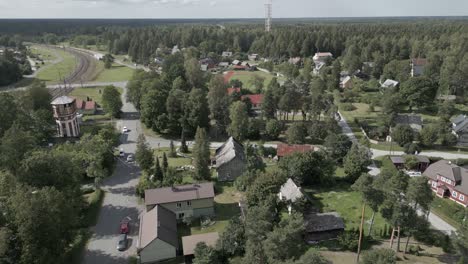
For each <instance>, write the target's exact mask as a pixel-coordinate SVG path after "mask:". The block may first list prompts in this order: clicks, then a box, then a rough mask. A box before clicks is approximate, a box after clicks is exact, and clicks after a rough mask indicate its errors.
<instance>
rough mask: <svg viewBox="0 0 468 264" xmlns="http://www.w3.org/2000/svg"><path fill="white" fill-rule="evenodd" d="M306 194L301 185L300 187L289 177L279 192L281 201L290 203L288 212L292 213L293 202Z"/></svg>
mask: <svg viewBox="0 0 468 264" xmlns="http://www.w3.org/2000/svg"><path fill="white" fill-rule="evenodd" d="M302 197H304V194H303V193H302V191H301V187H298V186H297V185H296V183H294V181H293V180H292V179H291V178H289V179H288V180H287V181H286V183H285V184H283V185H282V186H281V188H280V191H279V193H278V198H279V199H280V201H284V202H287V203H288V212H289V214H291V211H292V204H293V203H295V202H296V201H298V200H300V199H302Z"/></svg>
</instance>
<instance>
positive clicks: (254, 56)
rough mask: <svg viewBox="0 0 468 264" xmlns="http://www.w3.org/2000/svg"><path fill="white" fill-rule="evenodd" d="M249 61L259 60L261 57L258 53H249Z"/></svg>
mask: <svg viewBox="0 0 468 264" xmlns="http://www.w3.org/2000/svg"><path fill="white" fill-rule="evenodd" d="M248 58H249V61H257V60H258V59H259V56H258V54H249V55H248Z"/></svg>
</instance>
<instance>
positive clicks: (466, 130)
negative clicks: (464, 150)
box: [452, 115, 468, 145]
mask: <svg viewBox="0 0 468 264" xmlns="http://www.w3.org/2000/svg"><path fill="white" fill-rule="evenodd" d="M452 134H454V135H455V136H456V137H457V140H458V144H460V145H466V144H468V118H467V116H466V115H459V116H457V117H455V118H453V119H452Z"/></svg>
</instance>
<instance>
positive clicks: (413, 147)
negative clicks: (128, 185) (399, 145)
mask: <svg viewBox="0 0 468 264" xmlns="http://www.w3.org/2000/svg"><path fill="white" fill-rule="evenodd" d="M403 148H404V149H403V151H404V152H405V153H406V154H410V155H413V154H415V153H416V152H418V153H419V152H421V148H420V147H419V145H418V144H416V143H408V144H406V145H405V146H404V147H403Z"/></svg>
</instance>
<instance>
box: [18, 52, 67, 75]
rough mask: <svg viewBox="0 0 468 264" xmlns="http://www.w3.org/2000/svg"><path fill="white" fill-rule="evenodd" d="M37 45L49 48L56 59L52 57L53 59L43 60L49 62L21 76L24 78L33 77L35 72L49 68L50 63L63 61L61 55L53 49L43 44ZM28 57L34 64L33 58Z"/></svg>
mask: <svg viewBox="0 0 468 264" xmlns="http://www.w3.org/2000/svg"><path fill="white" fill-rule="evenodd" d="M37 46H40V47H42V48H46V49H48V50H50V51H51V52H52V53H54V55H55V57H56V59H54V60H45V62H49V63H48V64H46V65H43V66H41V67H40V68H39V69H37V70H36V71H34V72H33V73H32V74H30V75H24V76H23V77H24V78H35V77H36V76H37V74H38V73H40V72H41V71H43V70H45V69H47V68H49V67H50V66H52V65H54V64H57V63H60V62H62V61H63V57H62V56H61V55H60V54H59V53H58V52H57V51H56V50H55V49H51V48H48V47H47V46H45V45H39V44H38V45H37ZM28 59H29V60H30V62H31V61H33V62H34V64H36V62H35V61H34V60H32V59H31V58H29V56H28ZM31 66H32V65H31Z"/></svg>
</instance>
